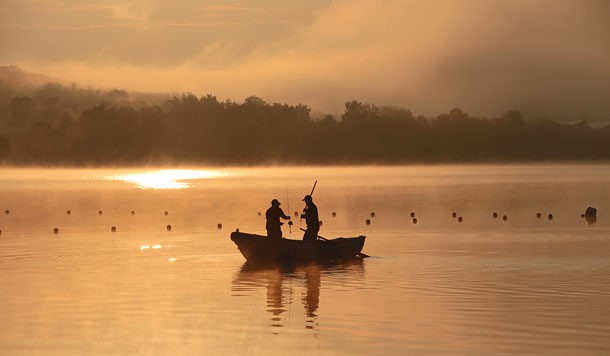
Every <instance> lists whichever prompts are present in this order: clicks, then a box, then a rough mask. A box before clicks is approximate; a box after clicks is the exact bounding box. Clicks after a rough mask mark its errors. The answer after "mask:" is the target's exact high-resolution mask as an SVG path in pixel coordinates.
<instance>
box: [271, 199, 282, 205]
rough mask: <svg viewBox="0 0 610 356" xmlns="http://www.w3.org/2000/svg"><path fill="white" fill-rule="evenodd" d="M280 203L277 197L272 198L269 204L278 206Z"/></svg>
mask: <svg viewBox="0 0 610 356" xmlns="http://www.w3.org/2000/svg"><path fill="white" fill-rule="evenodd" d="M280 204H281V203H280V201H279V200H277V199H273V200H272V201H271V205H273V206H280Z"/></svg>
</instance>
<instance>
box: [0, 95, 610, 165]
mask: <svg viewBox="0 0 610 356" xmlns="http://www.w3.org/2000/svg"><path fill="white" fill-rule="evenodd" d="M45 90H47V92H48V93H49V92H51V93H55V95H49V94H48V93H47V94H45V95H35V96H32V97H30V96H23V95H21V96H20V95H17V96H14V97H12V98H11V99H10V100H6V103H5V106H4V107H0V161H1V162H2V163H4V164H10V165H71V166H87V165H141V164H221V165H231V164H270V163H285V164H365V163H379V164H400V163H433V162H527V161H549V160H550V161H565V160H574V161H585V160H586V161H595V160H608V159H610V126H606V127H602V128H592V127H589V126H588V125H587V124H586V123H585V122H580V123H577V124H560V123H557V122H555V121H552V120H548V119H540V118H536V119H535V120H534V119H532V118H523V117H522V115H521V114H520V113H519V112H518V111H509V112H507V113H505V114H504V115H503V116H502V117H499V118H490V119H486V118H476V117H472V116H469V115H468V114H467V113H465V112H463V111H462V110H460V109H454V110H452V111H451V112H449V113H446V114H442V115H440V116H438V117H436V118H427V117H423V116H414V115H413V114H412V113H411V112H410V111H409V110H407V109H405V108H400V107H379V106H376V105H373V104H366V103H361V102H358V101H350V102H347V103H346V104H345V110H344V112H343V113H342V114H341V115H340V116H339V117H334V116H332V115H327V116H325V117H323V118H316V119H314V118H312V117H311V113H310V109H309V108H308V107H307V106H305V105H287V104H278V103H273V104H271V103H267V102H265V101H264V100H263V99H261V98H258V97H255V96H252V97H249V98H247V99H246V100H245V101H244V102H243V103H237V102H233V101H229V100H227V101H219V100H218V99H217V98H216V97H214V96H211V95H207V96H203V97H200V98H198V97H196V96H194V95H191V94H184V95H181V96H176V97H173V98H171V99H169V100H165V101H160V102H158V103H150V102H148V103H146V102H137V104H134V101H133V100H129V98H128V95H127V93H124V92H121V91H114V92H112V91H111V92H106V93H103V95H107V96H108V98H107V100H102V102H101V103H97V104H95V105H91V106H89V107H87V108H81V107H78V106H75V105H76V104H70V103H73V102H74V103H75V102H78V100H66V98H70V97H71V96H70V95H72V97H73V96H74V95H76V94H79V93H80V95H84V96H86V95H88V93H87V92H79V91H78V89H77V88H63V87H61V86H58V87H57V86H55V87H47V88H46V89H45ZM62 90H63V91H65V92H63V94H62ZM0 94H1V93H0ZM89 94H90V93H89ZM98 99H99V97H98ZM71 105H72V106H71Z"/></svg>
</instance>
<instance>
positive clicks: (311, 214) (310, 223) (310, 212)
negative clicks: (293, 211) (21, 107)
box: [301, 195, 320, 241]
mask: <svg viewBox="0 0 610 356" xmlns="http://www.w3.org/2000/svg"><path fill="white" fill-rule="evenodd" d="M303 201H304V202H305V204H306V205H307V206H306V207H305V209H303V214H302V215H301V218H305V222H306V223H307V230H305V234H303V240H309V241H312V240H313V241H315V240H317V239H318V231H320V220H319V219H318V207H317V206H316V204H314V203H313V199H312V198H311V195H306V196H305V198H303Z"/></svg>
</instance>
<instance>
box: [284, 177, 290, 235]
mask: <svg viewBox="0 0 610 356" xmlns="http://www.w3.org/2000/svg"><path fill="white" fill-rule="evenodd" d="M284 180H285V181H286V205H287V206H288V216H290V199H288V178H286V177H284ZM288 231H289V232H290V233H291V234H292V220H288Z"/></svg>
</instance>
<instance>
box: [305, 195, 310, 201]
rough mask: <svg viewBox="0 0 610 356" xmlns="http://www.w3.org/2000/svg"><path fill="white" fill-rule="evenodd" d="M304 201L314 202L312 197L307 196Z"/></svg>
mask: <svg viewBox="0 0 610 356" xmlns="http://www.w3.org/2000/svg"><path fill="white" fill-rule="evenodd" d="M303 201H312V199H311V195H306V196H305V198H303Z"/></svg>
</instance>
